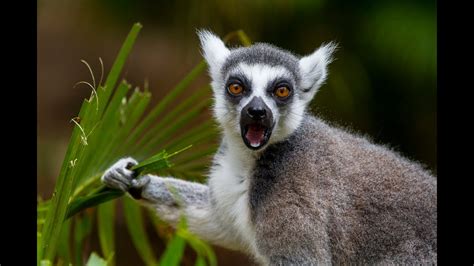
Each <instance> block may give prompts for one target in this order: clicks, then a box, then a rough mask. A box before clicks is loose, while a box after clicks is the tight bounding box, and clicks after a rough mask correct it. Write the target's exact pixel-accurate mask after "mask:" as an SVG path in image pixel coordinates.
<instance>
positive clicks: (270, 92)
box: [266, 78, 295, 106]
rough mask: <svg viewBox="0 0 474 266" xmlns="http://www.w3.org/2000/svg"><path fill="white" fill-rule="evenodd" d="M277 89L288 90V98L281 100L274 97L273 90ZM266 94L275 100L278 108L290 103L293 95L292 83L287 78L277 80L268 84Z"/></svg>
mask: <svg viewBox="0 0 474 266" xmlns="http://www.w3.org/2000/svg"><path fill="white" fill-rule="evenodd" d="M279 87H287V88H288V89H289V90H290V94H289V96H288V97H286V98H284V99H282V98H279V97H277V96H276V95H275V93H274V92H275V90H276V89H277V88H279ZM266 91H267V94H268V95H269V96H271V97H272V99H274V100H275V102H276V104H277V105H278V106H284V105H287V104H288V103H290V102H291V101H292V100H293V95H294V94H295V91H294V86H293V82H292V81H291V80H290V79H288V78H277V79H275V80H272V81H270V82H269V83H268V85H267V88H266Z"/></svg>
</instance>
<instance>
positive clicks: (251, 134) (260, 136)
mask: <svg viewBox="0 0 474 266" xmlns="http://www.w3.org/2000/svg"><path fill="white" fill-rule="evenodd" d="M245 138H247V140H248V141H249V142H250V145H251V146H252V147H258V146H260V144H261V143H262V142H263V140H264V138H265V128H264V127H262V126H259V125H250V126H249V129H248V130H247V134H245Z"/></svg>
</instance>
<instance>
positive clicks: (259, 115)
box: [247, 107, 267, 119]
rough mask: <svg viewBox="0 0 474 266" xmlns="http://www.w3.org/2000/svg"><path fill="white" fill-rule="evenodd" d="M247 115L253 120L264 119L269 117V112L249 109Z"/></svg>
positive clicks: (261, 109)
mask: <svg viewBox="0 0 474 266" xmlns="http://www.w3.org/2000/svg"><path fill="white" fill-rule="evenodd" d="M247 114H248V115H249V116H250V117H251V118H253V119H263V118H265V117H266V116H267V111H265V109H264V108H259V107H249V108H248V109H247Z"/></svg>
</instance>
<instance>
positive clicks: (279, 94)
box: [274, 86, 290, 98]
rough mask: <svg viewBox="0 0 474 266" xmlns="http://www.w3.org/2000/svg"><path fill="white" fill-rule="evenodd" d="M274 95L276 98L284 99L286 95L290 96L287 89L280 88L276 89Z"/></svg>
mask: <svg viewBox="0 0 474 266" xmlns="http://www.w3.org/2000/svg"><path fill="white" fill-rule="evenodd" d="M274 93H275V95H276V96H277V97H278V98H286V97H288V95H290V89H288V87H285V86H282V87H278V88H277V89H276V90H275V92H274Z"/></svg>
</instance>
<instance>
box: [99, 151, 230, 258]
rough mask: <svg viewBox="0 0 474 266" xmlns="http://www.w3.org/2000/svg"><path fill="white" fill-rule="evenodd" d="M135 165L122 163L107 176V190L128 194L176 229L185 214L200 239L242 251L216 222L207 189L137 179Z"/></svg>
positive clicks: (185, 183) (158, 179)
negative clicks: (133, 168)
mask: <svg viewBox="0 0 474 266" xmlns="http://www.w3.org/2000/svg"><path fill="white" fill-rule="evenodd" d="M135 164H137V162H136V161H135V160H134V159H132V158H124V159H120V160H119V161H117V162H116V163H115V164H114V165H112V166H111V167H110V168H109V169H108V170H107V171H106V172H105V174H104V175H103V176H102V182H103V183H104V184H105V185H107V186H108V187H111V188H115V189H120V190H122V191H124V192H129V193H130V195H132V196H133V197H134V198H135V199H139V200H141V201H142V202H143V203H145V204H146V205H149V206H151V207H152V208H154V209H155V210H156V211H157V212H158V215H159V216H160V218H161V219H163V220H164V221H166V222H167V223H169V224H170V225H172V226H173V227H176V225H177V224H178V222H179V220H180V216H181V215H182V214H183V215H185V216H186V218H187V224H188V229H189V230H190V231H191V232H193V233H194V234H196V235H198V236H199V237H200V238H201V239H204V240H206V241H209V242H211V243H213V244H216V245H220V246H224V247H228V248H231V249H236V248H237V249H238V248H239V241H238V240H237V239H236V238H235V236H232V235H231V232H230V230H226V229H225V228H222V225H221V224H219V223H218V222H217V220H216V219H215V215H213V208H212V204H211V200H210V195H209V188H208V187H207V186H206V185H202V184H199V183H194V182H188V181H183V180H179V179H175V178H170V177H168V178H163V177H158V176H154V175H145V176H142V177H140V178H139V179H135V173H134V172H133V171H131V170H129V168H130V167H131V166H133V165H135Z"/></svg>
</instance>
